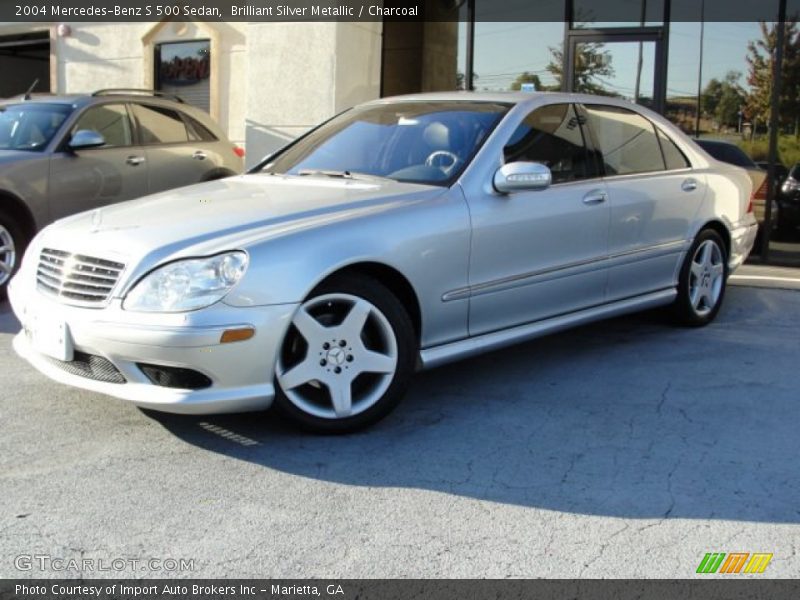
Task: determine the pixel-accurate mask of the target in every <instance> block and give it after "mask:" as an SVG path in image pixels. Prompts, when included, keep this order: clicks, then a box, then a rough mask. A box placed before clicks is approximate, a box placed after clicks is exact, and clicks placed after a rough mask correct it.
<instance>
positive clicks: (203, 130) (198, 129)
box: [183, 114, 217, 142]
mask: <svg viewBox="0 0 800 600" xmlns="http://www.w3.org/2000/svg"><path fill="white" fill-rule="evenodd" d="M183 118H184V119H186V131H187V132H188V133H189V139H190V140H191V141H193V142H216V141H217V136H215V135H214V134H213V133H211V130H209V128H208V127H206V126H205V125H203V124H202V123H201V122H200V121H198V120H197V119H195V118H193V117H190V116H189V115H187V114H184V115H183Z"/></svg>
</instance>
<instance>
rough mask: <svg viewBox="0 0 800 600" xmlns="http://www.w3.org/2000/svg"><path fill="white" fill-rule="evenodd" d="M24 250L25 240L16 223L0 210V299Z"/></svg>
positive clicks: (15, 270)
mask: <svg viewBox="0 0 800 600" xmlns="http://www.w3.org/2000/svg"><path fill="white" fill-rule="evenodd" d="M24 249H25V239H24V236H23V235H22V230H21V228H20V227H19V225H17V223H16V221H15V220H14V219H13V218H12V217H11V216H10V215H7V214H6V213H5V212H3V211H2V210H0V298H3V297H4V295H5V289H6V286H7V285H8V282H9V281H10V280H11V277H13V275H14V273H16V272H17V269H18V268H19V261H20V258H21V257H22V253H23V251H24Z"/></svg>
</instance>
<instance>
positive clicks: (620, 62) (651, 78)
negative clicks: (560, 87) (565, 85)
mask: <svg viewBox="0 0 800 600" xmlns="http://www.w3.org/2000/svg"><path fill="white" fill-rule="evenodd" d="M655 55H656V44H655V42H610V43H607V44H601V43H580V44H575V67H574V68H575V75H574V81H573V88H572V89H573V91H575V92H582V93H587V94H600V95H603V96H614V97H618V98H626V99H628V100H631V101H633V102H637V103H639V104H643V105H644V106H652V105H653V97H654V93H655V91H654V86H655Z"/></svg>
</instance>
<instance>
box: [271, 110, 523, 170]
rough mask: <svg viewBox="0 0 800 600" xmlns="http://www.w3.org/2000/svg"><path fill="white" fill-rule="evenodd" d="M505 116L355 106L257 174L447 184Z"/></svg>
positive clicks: (497, 112)
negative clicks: (361, 177) (268, 173)
mask: <svg viewBox="0 0 800 600" xmlns="http://www.w3.org/2000/svg"><path fill="white" fill-rule="evenodd" d="M508 109H509V105H507V104H500V103H493V102H475V101H438V102H437V101H427V102H413V101H409V102H391V103H387V104H377V105H370V106H364V107H358V108H355V109H353V110H350V111H348V112H346V113H343V114H341V115H339V116H338V117H335V118H334V119H332V120H331V121H329V122H328V123H325V124H324V125H322V126H321V127H319V128H318V129H316V130H314V131H312V132H311V133H309V134H308V135H306V136H305V137H303V138H301V139H300V140H298V141H297V142H296V143H294V144H293V145H291V146H290V147H289V148H287V149H286V150H284V151H283V152H282V153H280V154H279V155H278V156H277V157H274V158H273V159H271V160H270V162H268V163H266V164H264V165H262V166H261V169H260V170H262V171H267V172H270V173H282V174H289V175H323V176H338V177H343V176H344V177H349V176H358V175H371V176H377V177H388V178H390V179H395V180H397V181H409V182H414V183H423V184H432V185H448V184H449V183H450V182H451V181H453V180H454V179H455V178H456V177H458V175H459V174H460V173H461V171H463V169H464V167H466V166H467V164H469V161H470V160H471V159H472V157H473V156H474V155H475V153H476V152H477V150H478V149H479V148H480V146H481V144H482V143H483V141H484V140H485V139H486V137H487V136H488V135H489V133H490V132H491V131H492V129H493V128H494V126H495V125H496V124H497V123H498V121H499V120H500V119H501V118H502V116H503V115H504V114H505V113H506V112H507V111H508Z"/></svg>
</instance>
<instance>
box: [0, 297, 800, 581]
mask: <svg viewBox="0 0 800 600" xmlns="http://www.w3.org/2000/svg"><path fill="white" fill-rule="evenodd" d="M16 327H17V325H16V322H15V321H14V319H13V316H12V315H11V314H10V313H9V307H8V305H7V304H5V303H3V304H0V390H1V391H2V393H1V394H0V489H2V493H0V576H2V577H19V576H23V577H38V576H69V577H78V576H80V575H81V573H80V572H75V571H67V572H60V571H54V570H53V569H52V568H51V569H49V570H45V571H44V572H42V571H40V570H39V569H38V568H37V567H36V565H35V564H34V567H33V569H32V570H28V571H19V570H17V568H16V567H15V559H16V557H19V556H21V555H22V556H32V555H46V556H50V557H54V558H63V559H67V560H69V559H95V560H98V559H99V560H100V561H101V564H102V561H111V560H113V559H115V558H136V559H143V560H144V559H150V558H156V559H162V560H163V559H169V558H172V559H192V560H193V561H194V565H193V566H194V570H193V571H185V572H179V573H175V572H170V571H169V570H164V569H163V568H162V569H160V570H159V569H158V568H157V567H154V566H152V565H150V567H137V568H136V569H135V570H126V571H122V572H120V573H117V572H113V571H112V572H105V573H100V575H103V576H116V575H122V576H137V577H143V576H184V577H190V576H191V577H224V576H230V577H233V576H239V577H287V578H295V577H492V578H494V577H559V578H572V577H602V578H625V577H664V578H673V577H678V578H684V577H693V576H695V569H696V568H697V565H698V563H699V562H700V560H701V559H702V558H703V555H704V554H705V553H706V552H770V553H773V554H774V558H773V560H772V562H771V563H770V565H769V567H768V569H767V571H766V572H765V574H764V575H762V576H765V577H797V574H798V568H800V559H798V557H797V549H798V546H800V526H799V525H798V523H800V500H798V498H800V466H798V453H799V452H798V451H800V436H798V423H800V402H799V400H800V392H799V390H800V385H799V384H798V381H799V380H798V365H799V364H800V361H799V360H798V359H799V358H800V342H799V341H798V340H800V291H791V290H782V289H757V288H750V287H731V288H729V291H728V296H727V298H726V303H725V305H724V307H723V309H722V312H721V313H720V315H719V318H718V320H717V321H716V322H715V323H714V324H713V325H711V326H710V327H707V328H705V329H699V330H688V329H680V328H676V327H673V326H671V325H669V324H667V323H666V322H665V321H664V319H663V316H662V315H661V314H660V313H646V314H643V315H637V316H633V317H627V318H623V319H616V320H614V321H609V322H606V323H601V324H596V325H591V326H587V327H583V328H581V329H578V330H574V331H571V332H568V333H563V334H560V335H557V336H553V337H549V338H545V339H542V340H538V341H534V342H532V343H528V344H524V345H521V346H517V347H513V348H510V349H506V350H503V351H499V352H495V353H493V354H490V355H486V356H483V357H479V358H476V359H472V360H468V361H465V362H462V363H458V364H454V365H450V366H447V367H443V368H441V369H438V370H435V371H431V372H428V373H425V374H422V375H421V376H420V377H419V378H418V379H417V381H416V383H415V384H414V385H413V387H412V389H411V391H410V393H409V396H408V397H407V399H406V401H405V402H404V404H402V405H401V407H400V408H399V410H398V411H397V412H396V413H395V414H394V415H392V416H391V417H390V418H389V419H387V420H386V421H384V422H383V423H381V424H379V425H378V426H377V427H375V428H373V429H371V430H369V431H367V432H365V433H361V434H358V435H352V436H347V437H333V438H326V437H314V436H310V435H306V434H301V433H298V432H296V431H294V430H292V429H290V428H289V427H287V426H286V425H284V424H282V423H280V422H277V421H276V420H275V419H274V418H271V417H270V416H269V415H261V414H249V415H239V416H224V417H202V418H193V417H189V418H187V417H175V416H168V415H160V414H156V413H149V412H148V413H146V412H142V411H140V410H138V409H136V408H134V407H133V406H130V405H128V404H126V403H123V402H121V401H117V400H113V399H109V398H106V397H102V396H99V395H96V394H92V393H86V392H81V391H78V390H74V389H70V388H66V387H63V386H60V385H57V384H55V383H51V382H50V381H48V380H46V379H44V378H43V377H42V376H40V375H38V374H37V373H36V372H34V371H33V369H32V368H30V367H28V366H27V364H25V363H24V362H22V361H21V360H19V359H18V358H17V357H16V356H15V355H14V354H13V351H12V349H11V338H12V334H13V333H14V332H15V331H16ZM94 564H97V563H94ZM106 565H108V562H106ZM82 575H83V576H84V577H90V576H92V575H97V573H82ZM747 577H751V576H750V575H748V576H747ZM752 577H756V576H752Z"/></svg>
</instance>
